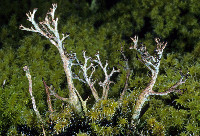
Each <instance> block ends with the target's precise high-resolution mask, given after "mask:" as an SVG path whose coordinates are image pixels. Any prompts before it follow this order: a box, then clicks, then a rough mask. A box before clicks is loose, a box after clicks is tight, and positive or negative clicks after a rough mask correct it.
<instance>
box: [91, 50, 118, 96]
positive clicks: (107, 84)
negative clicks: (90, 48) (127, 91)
mask: <svg viewBox="0 0 200 136" xmlns="http://www.w3.org/2000/svg"><path fill="white" fill-rule="evenodd" d="M95 56H96V57H97V59H96V60H93V61H94V62H96V63H98V64H99V66H100V67H101V68H102V70H103V72H104V74H105V80H104V81H103V82H99V85H100V86H102V87H103V94H102V99H107V97H108V91H109V87H110V83H113V82H112V81H111V80H110V78H111V77H112V75H113V74H114V73H116V72H119V71H120V70H119V69H118V70H115V68H114V67H113V69H112V71H111V73H110V74H108V73H107V66H108V61H106V64H105V66H103V64H102V62H101V59H100V57H99V52H97V53H96V55H95Z"/></svg>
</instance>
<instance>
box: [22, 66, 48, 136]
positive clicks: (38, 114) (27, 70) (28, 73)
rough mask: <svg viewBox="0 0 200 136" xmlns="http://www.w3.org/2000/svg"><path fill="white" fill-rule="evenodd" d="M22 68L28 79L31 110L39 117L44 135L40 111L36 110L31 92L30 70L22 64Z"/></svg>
mask: <svg viewBox="0 0 200 136" xmlns="http://www.w3.org/2000/svg"><path fill="white" fill-rule="evenodd" d="M23 69H24V71H25V72H26V77H27V78H28V81H29V93H30V96H31V100H32V105H33V110H34V111H35V113H36V115H37V117H38V119H39V120H40V122H41V123H42V129H43V134H44V136H45V135H46V134H45V131H44V127H43V120H42V117H41V115H40V112H39V111H38V109H37V107H36V102H35V97H34V96H33V92H32V79H31V74H30V72H29V68H28V66H24V67H23Z"/></svg>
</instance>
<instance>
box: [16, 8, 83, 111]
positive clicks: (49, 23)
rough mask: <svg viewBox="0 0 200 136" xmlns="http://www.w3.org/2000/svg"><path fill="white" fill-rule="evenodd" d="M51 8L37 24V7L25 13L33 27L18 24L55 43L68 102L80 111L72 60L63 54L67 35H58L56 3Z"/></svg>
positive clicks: (23, 28) (21, 27)
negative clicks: (64, 78) (65, 79)
mask: <svg viewBox="0 0 200 136" xmlns="http://www.w3.org/2000/svg"><path fill="white" fill-rule="evenodd" d="M52 6H53V8H52V9H50V10H51V11H50V12H49V13H47V15H46V17H45V20H44V21H42V22H40V23H39V24H38V23H36V22H35V20H34V16H35V13H36V11H37V9H34V10H33V13H31V12H29V13H27V14H26V15H27V17H28V20H29V21H30V22H31V23H32V25H33V27H31V28H26V27H24V26H23V25H20V29H21V30H26V31H32V32H37V33H39V34H41V35H42V36H45V37H46V38H47V39H49V41H50V42H51V43H52V44H53V45H55V46H56V47H57V49H58V51H59V53H60V56H61V59H62V61H63V67H64V71H65V74H66V76H67V83H68V88H69V101H70V102H69V103H70V104H71V105H73V106H74V107H75V109H76V111H77V112H79V113H81V112H82V111H83V109H82V106H81V102H80V99H79V96H78V95H79V93H78V92H77V90H76V88H75V86H74V83H73V80H72V70H71V67H72V61H73V57H71V56H68V54H65V52H64V49H63V43H62V42H63V41H64V40H65V39H66V38H67V37H68V36H69V35H68V34H66V35H64V34H62V39H60V35H59V33H58V18H55V16H54V14H55V10H56V8H57V4H52Z"/></svg>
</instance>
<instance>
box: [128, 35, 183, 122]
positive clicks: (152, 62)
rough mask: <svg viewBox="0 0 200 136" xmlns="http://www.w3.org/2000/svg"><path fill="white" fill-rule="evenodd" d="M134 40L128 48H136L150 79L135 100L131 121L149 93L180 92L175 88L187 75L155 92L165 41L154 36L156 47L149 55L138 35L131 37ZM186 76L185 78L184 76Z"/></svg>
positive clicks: (138, 114)
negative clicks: (166, 87) (153, 53)
mask: <svg viewBox="0 0 200 136" xmlns="http://www.w3.org/2000/svg"><path fill="white" fill-rule="evenodd" d="M131 39H132V41H133V42H134V46H131V47H130V49H135V50H137V51H138V52H139V53H140V55H141V59H140V58H138V59H139V60H140V61H141V62H142V63H143V64H144V65H145V66H146V67H147V68H148V69H149V70H150V71H151V80H150V82H149V84H148V85H147V87H146V88H145V89H144V90H143V91H142V92H141V94H140V96H139V98H138V100H137V101H136V105H135V107H134V110H133V111H134V113H133V115H132V123H133V122H134V120H137V119H138V118H139V116H140V112H141V109H142V107H143V105H144V103H145V102H146V101H148V99H147V98H148V97H149V96H150V95H167V94H169V93H171V92H180V89H176V88H177V87H178V86H179V85H181V84H183V83H185V81H186V79H187V75H183V74H181V78H180V80H179V81H178V82H177V83H176V84H174V85H173V86H172V87H171V88H169V89H168V90H167V91H165V92H155V91H153V87H154V85H155V83H156V79H157V76H158V73H159V67H160V61H161V58H162V54H163V50H164V49H165V47H166V45H167V43H164V42H160V39H159V38H155V42H156V44H157V47H156V49H155V55H154V56H151V55H150V54H149V53H148V51H147V50H146V46H145V45H141V46H139V45H138V37H137V36H135V37H134V38H131ZM185 77H186V78H185Z"/></svg>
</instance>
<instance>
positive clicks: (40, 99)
mask: <svg viewBox="0 0 200 136" xmlns="http://www.w3.org/2000/svg"><path fill="white" fill-rule="evenodd" d="M52 3H57V4H58V9H57V10H56V16H57V17H58V18H59V30H60V32H63V33H65V32H69V33H70V38H68V39H67V40H66V44H65V47H66V49H67V50H68V51H73V52H76V53H77V56H78V58H79V59H80V60H81V59H83V57H82V50H86V51H87V56H91V57H94V55H95V54H96V52H97V51H99V52H100V55H101V58H102V60H108V62H109V67H110V68H112V67H113V66H115V67H118V68H121V73H119V74H116V75H115V77H114V78H113V80H114V81H115V84H114V85H112V88H111V90H110V93H109V98H110V100H108V101H105V102H102V103H103V104H102V103H101V104H97V106H96V107H95V108H96V109H98V108H99V109H101V108H102V107H101V106H107V108H110V109H112V110H111V111H112V112H113V113H110V114H108V115H106V119H101V118H100V120H95V119H96V116H100V114H101V112H98V113H95V111H96V110H94V109H91V112H90V114H91V115H90V117H91V119H92V121H91V122H92V123H90V124H85V125H82V127H81V126H79V128H80V129H79V130H77V129H75V128H74V126H75V125H74V126H73V125H72V126H70V127H68V128H70V130H73V129H74V134H76V133H81V132H85V133H90V134H93V135H98V134H99V135H102V134H105V135H109V134H113V135H127V134H129V133H130V131H131V130H127V129H128V127H127V125H128V122H129V121H130V120H129V117H130V115H131V113H132V111H131V110H132V107H131V105H132V103H134V102H135V100H136V99H137V96H138V95H139V93H140V92H141V91H142V89H144V88H145V86H146V85H147V84H148V82H149V80H150V75H149V71H148V70H147V69H146V68H145V66H143V64H141V63H140V61H138V60H137V58H136V51H133V50H129V49H128V48H129V46H130V45H131V44H132V43H131V40H130V38H129V37H130V36H134V35H138V36H139V40H140V42H143V43H144V44H145V45H146V46H147V47H148V49H149V52H151V53H153V51H154V48H155V43H154V38H155V37H160V38H161V39H162V41H167V42H168V46H167V48H166V49H165V51H164V56H163V59H162V61H161V67H160V74H159V77H158V80H157V82H156V86H155V87H154V90H157V91H161V92H162V91H165V90H166V89H168V88H169V87H170V86H172V85H173V84H175V83H176V82H177V81H178V80H179V78H180V75H179V71H180V70H182V71H183V72H186V71H188V70H189V71H190V75H191V76H190V77H189V79H188V80H187V82H186V83H185V84H184V85H182V86H180V88H181V89H184V91H183V93H182V94H175V93H172V94H169V95H167V96H152V97H151V98H150V101H149V102H148V103H146V106H145V107H144V109H143V114H142V115H141V118H140V122H139V123H138V126H137V132H135V135H139V134H144V135H172V134H173V135H200V92H199V91H200V83H199V79H200V39H199V37H200V3H199V0H187V1H186V0H162V1H160V0H151V1H149V0H114V1H112V2H111V1H106V0H97V1H96V3H94V2H92V1H91V0H60V1H55V0H48V1H45V0H29V1H26V0H15V1H13V0H6V1H2V2H1V4H0V19H1V21H0V85H1V86H0V113H1V114H0V135H16V134H21V133H25V134H30V135H37V134H38V133H39V132H40V131H38V129H37V127H39V126H38V123H37V119H36V116H35V113H34V111H33V110H32V104H31V99H30V95H29V92H28V81H27V79H26V76H25V73H24V71H23V70H22V68H23V66H25V65H28V66H29V67H30V72H31V74H32V78H33V93H34V96H35V98H36V103H37V107H38V109H39V111H40V113H41V114H42V116H44V117H45V116H46V115H48V108H47V104H46V94H45V88H44V86H43V83H42V77H43V78H44V79H45V80H46V81H47V83H48V84H52V85H53V86H54V87H55V88H56V90H57V93H58V94H59V95H61V96H63V97H67V95H68V94H67V86H66V77H65V74H64V71H63V67H62V62H61V59H60V56H59V54H58V51H57V49H56V48H55V47H54V46H52V45H51V44H50V42H49V41H48V40H47V39H45V38H44V37H41V36H40V35H37V34H33V33H30V32H25V31H21V30H19V25H20V24H23V25H24V26H30V25H31V24H30V23H29V22H28V21H27V20H26V19H27V18H26V15H25V13H27V12H28V11H29V10H30V11H32V9H33V8H38V11H37V13H36V19H37V20H38V21H40V20H43V18H44V17H45V14H46V12H47V11H48V10H49V8H50V7H51V4H52ZM121 46H123V47H124V50H125V54H126V56H127V57H128V59H129V66H130V68H131V70H132V74H131V77H130V81H129V92H128V93H127V94H126V98H125V99H124V100H123V104H124V106H123V108H122V109H118V110H116V109H117V108H116V107H117V104H116V102H115V100H117V99H118V98H119V95H120V93H121V91H122V89H123V87H124V83H125V78H126V74H125V73H126V70H125V69H124V70H123V68H122V67H120V66H119V65H118V63H120V64H123V59H122V56H121V54H120V52H119V51H118V50H120V48H121ZM74 71H75V72H76V71H78V69H76V68H75V69H74ZM100 72H101V71H100V69H98V72H96V75H95V76H94V78H95V79H98V80H101V79H102V78H103V76H101V74H100ZM4 80H6V82H5V85H3V82H4ZM75 84H76V87H77V90H78V91H79V92H80V93H81V95H82V96H83V97H84V98H87V97H88V95H89V94H90V91H88V90H89V88H88V87H87V86H86V85H84V84H82V83H80V82H79V81H75ZM88 103H89V107H88V108H89V109H90V108H91V107H92V106H93V104H94V99H93V98H92V97H91V98H90V99H89V102H88ZM53 105H54V108H55V110H57V111H60V110H61V109H62V108H63V107H62V106H60V105H62V102H61V101H60V100H54V102H53ZM113 106H114V107H113ZM104 108H105V107H104ZM64 110H65V109H64ZM64 110H63V111H64ZM99 111H100V110H99ZM66 114H67V113H66ZM68 114H70V113H68ZM102 114H103V113H102ZM63 116H64V115H63ZM69 116H75V115H69ZM74 118H75V117H74ZM116 118H117V119H116ZM74 120H76V119H74ZM104 120H106V121H105V122H104ZM70 121H72V122H73V120H70ZM82 121H84V119H82ZM75 122H76V121H75ZM78 123H81V121H80V122H78ZM112 123H113V124H112ZM69 124H70V123H69ZM72 124H75V123H72ZM65 125H66V124H65ZM77 125H78V124H77ZM87 125H88V126H89V128H88V126H87ZM76 127H77V126H76ZM86 128H87V129H86ZM36 129H37V131H36ZM49 129H50V128H49ZM57 129H58V131H59V130H60V128H59V126H58V127H57ZM117 130H118V131H119V132H118V131H117ZM64 132H66V133H67V128H66V130H65V131H64ZM71 135H72V134H71Z"/></svg>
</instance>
